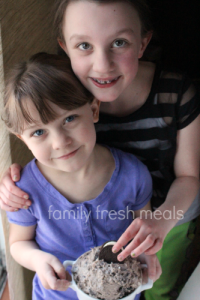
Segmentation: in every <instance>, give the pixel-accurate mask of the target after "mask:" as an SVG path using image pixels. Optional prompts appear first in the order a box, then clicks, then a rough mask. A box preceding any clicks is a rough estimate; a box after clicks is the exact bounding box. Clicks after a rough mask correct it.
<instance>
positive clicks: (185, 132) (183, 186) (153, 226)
mask: <svg viewBox="0 0 200 300" xmlns="http://www.w3.org/2000/svg"><path fill="white" fill-rule="evenodd" d="M199 157H200V116H198V117H197V118H196V119H195V120H194V121H193V122H192V123H191V124H189V125H188V126H187V127H185V128H184V129H181V130H179V131H178V135H177V152H176V155H175V161H174V172H175V175H176V179H175V180H174V182H173V183H172V185H171V187H170V190H169V192H168V195H167V198H166V200H165V202H164V203H163V204H162V205H161V206H160V207H159V208H158V209H157V210H156V211H154V212H153V213H152V214H147V215H146V216H145V215H143V216H142V218H136V219H135V220H134V221H133V222H132V224H131V225H130V226H129V227H128V228H127V230H126V231H125V232H124V233H123V234H122V236H121V237H120V238H119V240H118V242H117V243H116V244H115V246H114V247H113V251H114V252H117V251H119V250H120V248H121V247H122V246H124V245H126V244H127V243H128V242H129V241H130V240H132V239H133V238H134V239H133V241H132V242H131V243H130V244H129V245H128V246H127V247H126V248H125V250H124V251H123V252H122V253H121V254H120V256H119V257H118V258H119V260H123V259H124V258H126V257H127V256H128V255H130V254H132V256H134V257H136V256H138V255H140V254H141V253H143V252H145V253H146V254H148V255H151V254H154V253H156V252H157V251H159V250H160V249H161V247H162V245H163V241H164V239H165V237H166V235H167V233H168V232H169V231H170V230H171V229H172V228H173V227H174V226H175V225H176V223H177V222H178V221H179V219H180V218H179V217H180V213H181V214H182V215H183V214H184V213H185V212H186V211H187V210H188V208H189V207H190V205H191V204H192V202H193V201H194V199H195V196H196V195H197V192H198V190H199V162H200V159H199ZM174 212H175V216H176V218H173V217H174ZM169 215H171V216H173V217H172V218H170V219H169ZM120 257H121V259H120Z"/></svg>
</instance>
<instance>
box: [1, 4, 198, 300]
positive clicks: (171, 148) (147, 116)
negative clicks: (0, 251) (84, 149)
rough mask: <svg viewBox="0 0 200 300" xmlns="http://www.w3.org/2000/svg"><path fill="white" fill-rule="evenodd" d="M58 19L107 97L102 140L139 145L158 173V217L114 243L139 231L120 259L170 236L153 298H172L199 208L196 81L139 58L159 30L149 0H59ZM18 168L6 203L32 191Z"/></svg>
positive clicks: (152, 248) (88, 77)
mask: <svg viewBox="0 0 200 300" xmlns="http://www.w3.org/2000/svg"><path fill="white" fill-rule="evenodd" d="M55 25H56V28H57V30H58V41H59V44H60V46H61V47H62V48H63V49H64V51H65V52H66V53H67V55H68V57H69V58H70V60H71V65H72V68H73V71H74V73H75V74H76V76H77V77H78V78H79V80H80V81H81V82H82V83H83V85H84V86H85V87H86V88H87V89H88V90H89V91H90V92H91V93H92V94H93V95H94V96H95V97H96V98H97V99H99V100H100V101H101V102H102V104H101V114H100V121H99V123H98V124H97V138H98V141H99V142H101V143H102V142H103V143H105V144H108V145H110V146H111V145H113V146H115V147H118V148H121V149H123V150H125V151H127V152H131V153H135V154H136V155H137V156H138V157H139V158H140V159H141V160H142V161H143V162H144V163H145V164H146V165H147V167H148V168H149V171H150V172H151V175H152V178H153V187H154V193H153V197H152V202H151V203H152V208H153V210H154V214H153V217H152V218H149V217H148V218H146V219H144V218H143V219H136V220H134V221H133V223H132V224H131V226H130V227H129V228H128V229H127V231H126V233H125V234H123V235H122V237H121V238H120V240H119V242H118V244H116V249H115V251H116V250H117V249H119V248H120V247H121V245H125V244H126V243H127V242H128V241H129V240H131V239H132V238H134V240H133V241H132V242H131V243H130V244H129V246H128V247H126V249H125V251H124V252H123V253H122V255H121V256H122V257H121V259H123V258H125V257H126V256H127V255H129V254H131V253H132V255H135V256H137V255H139V254H140V253H142V252H143V251H145V252H146V253H147V254H152V253H155V252H157V251H158V250H159V249H161V247H162V245H163V242H164V246H163V248H162V251H160V252H159V253H158V255H159V259H160V261H161V264H162V269H163V274H162V276H161V278H160V279H159V280H158V281H157V282H156V284H155V285H154V286H155V288H153V289H151V290H150V291H148V292H147V293H146V298H147V299H148V300H150V299H153V300H157V299H159V300H162V299H171V297H172V295H173V294H176V296H177V295H178V293H179V291H180V289H181V288H182V286H183V284H181V285H180V286H179V285H178V283H180V280H179V275H180V274H181V272H182V271H181V268H182V265H183V262H184V261H185V254H186V250H187V248H188V246H189V244H190V242H191V241H190V239H189V238H188V237H187V232H191V231H192V230H193V227H194V226H195V221H194V220H195V218H196V217H197V216H198V215H199V213H200V207H199V206H200V205H199V199H198V197H196V198H195V196H196V195H197V192H198V189H199V145H200V141H199V127H200V126H199V121H200V117H199V98H198V97H197V95H196V91H195V88H194V87H193V85H192V84H191V83H190V81H189V80H188V78H187V76H186V75H185V74H183V73H180V72H172V71H171V70H164V69H162V67H161V66H155V65H154V64H153V63H150V62H142V61H139V59H140V58H141V57H142V56H143V53H144V51H145V49H146V47H147V45H148V43H149V41H150V39H151V35H152V30H151V29H152V27H151V23H150V21H149V15H148V7H147V5H146V3H145V2H144V1H143V0H132V1H131V0H130V1H129V0H127V1H126V0H113V1H109V0H107V1H106V0H104V1H100V0H99V1H98V0H96V1H95V0H93V1H92V0H91V1H89V0H85V1H80V0H77V1H72V0H71V1H70V0H60V1H58V3H57V9H56V22H55ZM19 170H20V168H19V166H16V165H14V166H13V167H12V168H11V170H8V172H7V173H6V174H5V176H4V178H3V180H2V183H1V186H0V190H1V199H2V200H1V207H2V208H3V209H5V210H10V211H13V210H14V209H17V208H21V207H23V205H24V203H25V202H24V200H23V199H22V198H23V197H25V198H27V197H28V194H25V193H24V192H22V191H19V189H18V188H17V187H14V185H13V183H12V182H11V179H10V177H12V178H13V179H15V181H16V180H18V179H19V177H20V175H19ZM11 189H12V193H10V192H9V191H10V190H11ZM194 199H195V201H194ZM3 202H4V203H3ZM27 205H30V201H28V202H27ZM11 207H12V208H11ZM188 208H190V209H189V210H188ZM186 212H187V213H186ZM183 214H185V215H184V218H183V219H182V220H181V223H180V222H179V223H178V224H177V222H178V221H179V219H180V218H181V216H182V215H183ZM176 224H177V225H178V226H176V227H174V226H175V225H176ZM173 227H174V228H173ZM172 228H173V229H172ZM169 232H170V233H169ZM168 233H169V234H168ZM113 251H114V249H113ZM174 269H175V270H176V272H175V271H174ZM147 294H148V295H147Z"/></svg>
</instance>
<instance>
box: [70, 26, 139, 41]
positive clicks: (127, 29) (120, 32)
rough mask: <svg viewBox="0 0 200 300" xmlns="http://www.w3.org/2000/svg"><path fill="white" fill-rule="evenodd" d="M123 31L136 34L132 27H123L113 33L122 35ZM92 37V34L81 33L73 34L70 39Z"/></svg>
mask: <svg viewBox="0 0 200 300" xmlns="http://www.w3.org/2000/svg"><path fill="white" fill-rule="evenodd" d="M123 33H128V34H131V35H133V34H134V31H133V29H131V28H124V29H121V30H119V31H117V32H115V33H114V34H113V36H116V35H120V34H123ZM89 38H90V36H88V35H81V34H73V35H72V36H71V37H70V39H69V40H70V41H71V40H72V39H80V40H81V39H89Z"/></svg>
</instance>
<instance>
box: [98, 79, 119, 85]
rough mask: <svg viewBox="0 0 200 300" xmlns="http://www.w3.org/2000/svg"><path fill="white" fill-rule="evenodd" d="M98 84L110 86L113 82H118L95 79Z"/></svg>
mask: <svg viewBox="0 0 200 300" xmlns="http://www.w3.org/2000/svg"><path fill="white" fill-rule="evenodd" d="M94 80H95V81H96V82H98V83H100V84H108V83H111V82H112V81H114V80H116V79H114V80H98V79H94Z"/></svg>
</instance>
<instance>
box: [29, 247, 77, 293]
mask: <svg viewBox="0 0 200 300" xmlns="http://www.w3.org/2000/svg"><path fill="white" fill-rule="evenodd" d="M33 259H34V265H35V271H36V273H37V275H38V277H39V278H40V281H41V283H42V285H43V286H44V288H45V289H51V290H57V291H66V290H67V289H68V287H69V285H70V281H69V280H70V278H71V276H70V274H69V273H68V272H67V271H65V268H64V266H63V265H62V264H61V262H60V261H59V259H58V258H57V257H55V256H53V255H52V254H49V253H46V252H42V251H40V250H39V251H36V253H35V254H34V256H33Z"/></svg>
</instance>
